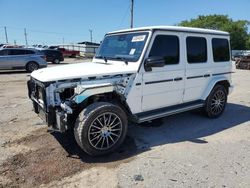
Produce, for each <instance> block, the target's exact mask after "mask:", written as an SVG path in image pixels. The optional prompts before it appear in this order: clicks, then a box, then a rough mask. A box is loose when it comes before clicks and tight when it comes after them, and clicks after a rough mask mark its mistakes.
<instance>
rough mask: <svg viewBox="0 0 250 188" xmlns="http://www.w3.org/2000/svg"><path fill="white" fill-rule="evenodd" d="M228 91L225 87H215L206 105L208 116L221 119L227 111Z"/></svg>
mask: <svg viewBox="0 0 250 188" xmlns="http://www.w3.org/2000/svg"><path fill="white" fill-rule="evenodd" d="M226 103H227V91H226V88H225V87H224V86H223V85H216V86H214V88H213V90H212V91H211V93H210V95H209V96H208V98H207V100H206V104H205V112H206V115H207V116H208V117H210V118H217V117H219V116H220V115H221V114H222V113H223V111H224V110H225V107H226Z"/></svg>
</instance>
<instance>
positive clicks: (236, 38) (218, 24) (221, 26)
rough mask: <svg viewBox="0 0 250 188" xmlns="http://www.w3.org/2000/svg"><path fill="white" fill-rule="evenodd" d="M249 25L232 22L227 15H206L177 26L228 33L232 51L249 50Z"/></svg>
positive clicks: (243, 22)
mask: <svg viewBox="0 0 250 188" xmlns="http://www.w3.org/2000/svg"><path fill="white" fill-rule="evenodd" d="M249 24H250V22H249V21H248V20H237V21H234V20H233V19H231V18H229V17H228V16H227V15H208V16H198V18H195V19H191V20H186V21H182V22H181V23H179V24H178V25H179V26H185V27H198V28H205V29H215V30H222V31H227V32H229V33H230V38H231V48H232V50H246V49H248V50H250V33H248V26H249Z"/></svg>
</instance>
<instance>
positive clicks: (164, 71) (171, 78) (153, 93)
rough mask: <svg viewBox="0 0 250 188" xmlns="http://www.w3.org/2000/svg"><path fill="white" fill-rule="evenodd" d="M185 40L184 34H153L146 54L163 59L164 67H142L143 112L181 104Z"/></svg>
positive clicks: (159, 32)
mask: <svg viewBox="0 0 250 188" xmlns="http://www.w3.org/2000/svg"><path fill="white" fill-rule="evenodd" d="M182 42H183V41H182V34H181V33H176V32H175V33H173V32H163V31H158V32H155V33H154V35H153V37H152V40H151V44H149V51H148V52H147V54H146V57H151V58H153V57H157V58H163V59H164V62H165V66H163V67H152V70H151V71H146V70H143V72H142V78H143V82H142V83H143V91H142V111H149V110H154V109H159V108H163V107H168V106H172V105H177V104H181V103H182V101H183V93H184V76H185V65H184V63H185V62H184V59H183V57H182V56H181V54H183V48H182ZM142 67H143V66H142Z"/></svg>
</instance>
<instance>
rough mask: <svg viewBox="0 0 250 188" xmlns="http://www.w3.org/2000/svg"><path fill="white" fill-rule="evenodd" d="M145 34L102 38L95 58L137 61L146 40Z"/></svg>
mask: <svg viewBox="0 0 250 188" xmlns="http://www.w3.org/2000/svg"><path fill="white" fill-rule="evenodd" d="M147 37H148V33H147V32H139V33H127V34H119V35H108V36H106V37H105V38H104V40H103V42H102V44H101V46H100V48H99V50H98V52H97V53H96V56H95V57H96V58H104V59H116V60H123V61H137V60H138V59H139V58H140V56H141V53H142V51H143V48H144V45H145V42H146V40H147Z"/></svg>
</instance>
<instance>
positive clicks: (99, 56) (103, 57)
mask: <svg viewBox="0 0 250 188" xmlns="http://www.w3.org/2000/svg"><path fill="white" fill-rule="evenodd" d="M95 57H96V58H100V59H104V61H105V63H107V62H108V60H107V57H105V56H102V55H98V56H95Z"/></svg>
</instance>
